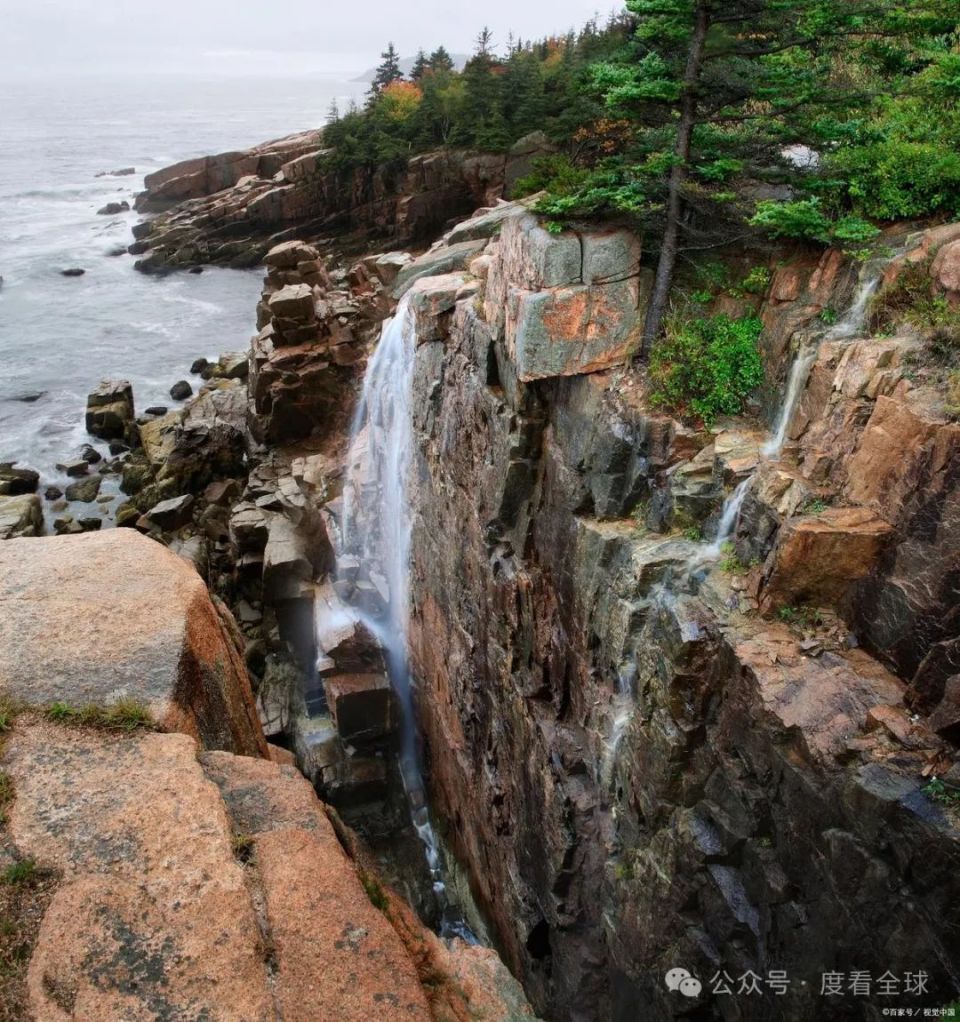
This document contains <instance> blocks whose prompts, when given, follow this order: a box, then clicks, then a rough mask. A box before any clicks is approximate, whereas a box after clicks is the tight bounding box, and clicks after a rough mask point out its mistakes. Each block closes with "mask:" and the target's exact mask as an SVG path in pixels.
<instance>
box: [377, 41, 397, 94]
mask: <svg viewBox="0 0 960 1022" xmlns="http://www.w3.org/2000/svg"><path fill="white" fill-rule="evenodd" d="M380 56H381V57H382V58H383V63H381V64H380V65H379V66H378V67H377V70H376V72H375V74H374V76H373V82H372V83H371V85H370V98H371V100H373V99H376V97H377V96H379V95H380V93H381V92H383V90H384V89H385V88H386V87H387V86H388V85H392V84H393V83H394V82H399V81H402V80H403V72H402V71H401V70H400V57H399V55H398V54H397V51H396V49H395V47H394V45H393V43H388V44H387V48H386V49H385V50H384V51H383V53H381V54H380Z"/></svg>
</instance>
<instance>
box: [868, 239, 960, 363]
mask: <svg viewBox="0 0 960 1022" xmlns="http://www.w3.org/2000/svg"><path fill="white" fill-rule="evenodd" d="M930 263H931V260H930V259H925V260H923V261H921V262H917V263H906V264H905V265H904V266H903V267H902V268H901V270H900V273H899V274H898V276H897V279H896V280H895V281H893V283H892V284H889V285H887V286H886V287H884V288H882V289H881V291H880V293H879V294H878V295H877V296H876V297H875V298H874V300H873V302H872V304H871V307H870V327H871V329H872V330H873V331H874V332H876V333H878V334H885V333H892V332H893V331H894V330H895V329H896V327H897V326H899V325H901V324H903V323H909V324H910V325H912V326H914V327H916V328H917V329H918V330H922V331H924V332H925V333H926V334H927V335H928V336H927V348H928V354H929V355H930V356H931V357H932V359H933V360H934V361H935V362H938V363H940V364H942V365H953V364H955V363H956V361H957V357H958V355H960V311H958V310H957V309H955V308H954V307H952V306H951V305H950V303H949V302H948V301H947V299H946V298H945V297H944V296H943V295H939V294H937V293H936V292H935V291H934V289H933V285H932V282H931V280H930Z"/></svg>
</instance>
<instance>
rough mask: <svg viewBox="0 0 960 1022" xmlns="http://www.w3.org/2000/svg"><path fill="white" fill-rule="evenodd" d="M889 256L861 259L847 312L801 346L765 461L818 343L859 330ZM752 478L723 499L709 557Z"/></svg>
mask: <svg viewBox="0 0 960 1022" xmlns="http://www.w3.org/2000/svg"><path fill="white" fill-rule="evenodd" d="M908 245H909V239H908V242H907V244H905V245H903V246H901V247H900V249H899V251H904V250H905V249H906V247H908ZM891 258H892V256H891V254H890V253H889V252H884V253H882V254H880V255H876V256H874V257H872V258H871V259H868V260H867V261H866V262H864V264H863V265H862V266H861V267H860V276H859V280H858V282H857V290H856V292H855V293H854V296H853V301H852V302H851V303H850V305H849V307H848V308H847V311H846V312H845V313H844V314H843V316H841V318H840V319H839V320H838V321H837V322H836V323H835V324H834V325H833V326H831V327H829V328H828V329H827V330H824V331H822V332H820V333H817V334H814V335H813V336H812V337H811V338H810V339H809V340H807V341H806V342H805V343H804V344H803V346H802V347H801V348H800V351H799V352H798V353H797V356H796V358H795V359H794V360H793V365H791V367H790V372H789V374H788V376H787V386H786V389H785V391H784V394H783V400H782V401H781V403H780V408H779V410H778V412H777V416H776V419H775V421H774V427H773V431H772V433H771V435H770V436H769V437H768V438H767V440H766V442H765V443H764V444H763V445H762V446H761V448H760V453H761V454H762V455H763V456H764V457H765V458H766V459H767V460H771V461H776V460H778V459H779V457H780V452H781V451H782V450H783V445H784V443H786V440H787V435H788V433H789V431H790V424H791V423H792V422H793V417H794V414H795V413H796V410H797V406H798V405H799V403H800V397H801V395H802V394H803V391H804V388H805V387H806V385H807V380H808V379H809V377H810V370H811V369H812V368H813V364H814V363H815V362H816V361H817V356H818V355H819V353H820V345H821V344H823V343H824V342H826V341H839V340H844V339H847V338H850V339H852V338H854V337H856V336H857V335H858V334H859V333H860V331H861V330H862V329H863V324H864V320H865V319H866V316H867V309H868V308H869V305H870V299H871V298H872V297H873V296H874V294H875V293H876V291H877V288H878V287H879V286H880V282H881V280H883V274H884V271H885V269H886V268H887V266H888V265H889V262H890V259H891ZM754 471H756V470H754ZM752 479H753V474H751V475H750V476H748V477H747V478H746V479H744V480H743V481H742V482H741V483H740V484H739V486H737V488H736V489H735V490H734V491H733V493H731V494H730V496H729V497H728V498H727V499H726V501H725V502H724V505H723V509H722V511H721V512H720V522H719V524H718V526H717V535H716V537H715V538H714V540H713V542H712V543H711V544H710V547H709V549H708V555H709V556H711V557H718V556H719V555H720V548H721V547H722V545H723V544H724V543H725V542H727V541H728V540H729V539H731V537H732V536H733V534H734V532H735V531H736V528H737V519H738V517H739V514H740V508H741V507H742V506H743V500H744V497H745V496H746V494H747V490H748V489H749V488H750V482H751V480H752Z"/></svg>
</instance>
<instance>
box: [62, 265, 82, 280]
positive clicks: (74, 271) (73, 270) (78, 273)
mask: <svg viewBox="0 0 960 1022" xmlns="http://www.w3.org/2000/svg"><path fill="white" fill-rule="evenodd" d="M86 272H87V271H86V270H85V269H83V268H82V267H80V266H71V267H70V268H69V269H66V270H61V271H60V276H61V277H82V276H83V275H84V274H85V273H86Z"/></svg>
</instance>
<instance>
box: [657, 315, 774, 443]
mask: <svg viewBox="0 0 960 1022" xmlns="http://www.w3.org/2000/svg"><path fill="white" fill-rule="evenodd" d="M762 330H763V324H762V323H761V322H760V320H759V319H758V318H757V317H756V316H743V317H741V318H739V319H730V318H729V317H728V316H723V315H720V316H711V317H709V318H697V319H686V318H683V317H682V316H681V315H675V316H673V317H672V318H670V319H669V320H668V322H667V329H666V332H665V335H664V337H663V339H662V340H661V341H660V342H659V343H658V344H657V345H656V346H655V347H654V349H653V351H652V353H651V356H650V381H651V384H652V385H653V388H654V389H653V392H652V394H651V400H652V401H653V402H654V403H655V404H658V405H661V406H662V407H665V408H669V409H671V410H675V411H677V412H679V413H681V414H693V415H696V416H698V417H699V418H701V419H703V421H704V422H705V423H706V424H707V425H709V424H710V423H712V422H713V420H714V419H715V418H716V417H717V416H718V415H737V414H739V413H740V412H742V411H743V405H744V402H745V400H746V399H747V397H748V396H749V395H750V394H751V393H752V392H753V391H754V390H756V388H757V387H758V386H759V385H760V382H761V380H762V379H763V366H762V363H761V360H760V347H759V344H758V340H759V338H760V333H761V331H762Z"/></svg>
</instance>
